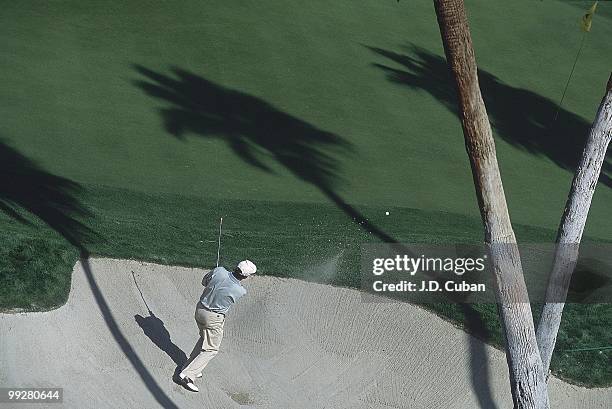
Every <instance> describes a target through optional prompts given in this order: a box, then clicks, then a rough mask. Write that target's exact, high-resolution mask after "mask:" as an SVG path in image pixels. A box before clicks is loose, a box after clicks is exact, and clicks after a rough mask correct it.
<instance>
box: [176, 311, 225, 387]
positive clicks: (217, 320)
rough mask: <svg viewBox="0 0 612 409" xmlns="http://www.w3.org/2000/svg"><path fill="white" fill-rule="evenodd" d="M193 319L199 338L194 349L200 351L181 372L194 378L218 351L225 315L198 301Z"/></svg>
mask: <svg viewBox="0 0 612 409" xmlns="http://www.w3.org/2000/svg"><path fill="white" fill-rule="evenodd" d="M195 320H196V323H197V324H198V328H199V329H200V339H199V340H198V342H197V344H196V348H195V350H197V349H199V350H200V352H199V353H198V354H197V355H196V356H195V357H194V358H193V359H192V360H191V361H190V362H188V364H187V366H186V367H185V368H183V371H182V372H183V374H184V375H185V376H186V377H188V378H190V379H191V380H194V379H195V378H196V375H198V374H200V373H202V370H203V369H204V368H205V367H206V365H208V363H209V362H210V360H211V359H213V358H214V357H215V355H217V353H218V352H219V346H220V345H221V340H222V339H223V324H224V323H225V316H224V315H223V314H218V313H216V312H211V311H208V310H206V309H204V308H203V307H202V304H200V303H198V306H197V307H196V311H195Z"/></svg>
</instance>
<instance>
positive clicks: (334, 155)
mask: <svg viewBox="0 0 612 409" xmlns="http://www.w3.org/2000/svg"><path fill="white" fill-rule="evenodd" d="M134 69H135V70H136V71H137V72H138V73H139V74H141V75H142V76H143V77H144V78H145V80H138V81H134V84H135V85H136V86H137V87H139V88H140V89H142V90H143V91H144V92H145V93H146V94H148V95H150V96H152V97H155V98H159V99H161V100H163V101H165V102H166V103H169V104H170V106H169V107H167V108H163V109H161V110H160V114H161V117H162V119H163V122H164V126H165V129H166V130H167V131H168V132H169V133H170V134H171V135H173V136H174V137H176V138H178V139H181V140H184V139H185V135H186V134H187V133H191V134H195V135H198V136H200V137H207V138H219V139H221V140H223V141H225V142H226V143H227V144H228V145H229V147H230V148H231V149H232V150H233V152H234V153H235V154H236V155H237V156H238V157H239V158H241V159H242V160H243V161H245V162H246V163H248V164H250V165H252V166H254V167H256V168H258V169H260V170H262V171H264V172H272V169H271V167H270V166H269V165H268V164H267V161H268V160H270V158H271V159H272V160H273V161H275V162H276V163H278V164H280V165H282V166H283V167H285V168H286V169H288V170H289V171H290V172H291V173H293V174H294V175H295V176H296V177H298V178H299V179H301V180H303V181H305V182H307V183H310V184H312V185H313V186H315V187H317V188H318V189H319V190H320V191H321V192H322V193H323V194H324V195H325V196H326V197H327V198H328V199H330V200H331V201H332V202H333V203H334V204H335V205H336V206H338V208H340V209H341V210H342V211H343V212H345V213H346V214H347V215H349V216H350V217H351V218H352V220H353V221H354V222H355V223H356V224H358V225H359V226H360V227H361V228H363V229H365V230H366V231H368V232H370V233H371V234H373V235H376V236H377V237H379V238H380V239H381V240H383V241H386V242H395V241H396V240H395V239H394V238H393V237H391V236H390V235H389V234H387V233H386V232H384V231H383V230H381V229H380V228H378V227H377V226H375V225H374V224H373V223H371V222H370V221H369V220H367V218H366V217H365V216H364V215H362V214H361V213H360V212H359V211H358V210H357V209H356V208H355V207H353V206H352V205H350V204H348V203H346V202H345V201H344V200H343V199H342V197H341V196H340V195H339V194H338V193H337V192H336V190H335V185H336V184H337V183H338V182H340V181H341V180H340V179H341V178H340V177H339V166H338V155H342V154H347V153H350V152H353V147H352V145H351V144H350V143H349V142H348V141H346V140H344V139H343V138H341V137H340V136H338V135H335V134H333V133H331V132H327V131H324V130H321V129H318V128H317V127H315V126H313V125H311V124H309V123H307V122H305V121H302V120H300V119H299V118H296V117H294V116H292V115H290V114H287V113H285V112H282V111H280V110H279V109H277V108H275V107H274V106H273V105H271V104H269V103H267V102H266V101H264V100H262V99H260V98H257V97H254V96H251V95H248V94H245V93H242V92H239V91H236V90H233V89H230V88H227V87H224V86H222V85H219V84H216V83H214V82H212V81H209V80H207V79H206V78H203V77H201V76H199V75H196V74H193V73H191V72H188V71H185V70H182V69H180V68H173V69H172V74H171V75H164V74H160V73H157V72H154V71H152V70H149V69H147V68H145V67H142V66H140V65H136V66H135V67H134Z"/></svg>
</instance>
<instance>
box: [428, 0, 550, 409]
mask: <svg viewBox="0 0 612 409" xmlns="http://www.w3.org/2000/svg"><path fill="white" fill-rule="evenodd" d="M434 5H435V8H436V14H437V16H438V24H439V26H440V33H441V36H442V42H443V44H444V50H445V53H446V59H447V62H448V65H449V68H450V70H451V72H452V75H453V78H454V80H455V83H456V86H457V92H458V99H459V113H460V119H461V125H462V127H463V134H464V137H465V144H466V150H467V153H468V156H469V158H470V164H471V167H472V175H473V178H474V185H475V188H476V195H477V198H478V205H479V207H480V213H481V217H482V221H483V224H484V230H485V243H486V244H487V245H488V247H489V249H490V253H491V263H492V267H493V271H494V274H495V282H496V288H495V290H496V296H497V301H498V310H499V314H500V317H501V321H502V325H503V328H504V334H505V340H506V359H507V361H508V367H509V370H510V390H511V392H512V398H513V401H514V407H515V408H517V409H526V408H530V409H535V408H538V409H544V408H545V409H547V408H549V402H548V392H547V386H546V379H545V376H544V371H543V368H542V360H541V359H540V353H539V350H538V346H537V343H536V334H535V329H534V326H533V317H532V314H531V306H530V304H529V297H528V295H527V288H526V286H525V281H524V277H523V271H522V267H521V261H520V255H519V252H518V248H517V246H516V238H515V236H514V231H513V230H512V225H511V223H510V216H509V214H508V207H507V204H506V198H505V194H504V189H503V185H502V181H501V176H500V173H499V166H498V163H497V156H496V152H495V143H494V141H493V135H492V132H491V124H490V123H489V119H488V117H487V112H486V108H485V105H484V101H483V99H482V95H481V93H480V88H479V85H478V76H477V67H476V58H475V56H474V49H473V47H472V39H471V36H470V31H469V26H468V23H467V16H466V12H465V7H464V4H463V0H434Z"/></svg>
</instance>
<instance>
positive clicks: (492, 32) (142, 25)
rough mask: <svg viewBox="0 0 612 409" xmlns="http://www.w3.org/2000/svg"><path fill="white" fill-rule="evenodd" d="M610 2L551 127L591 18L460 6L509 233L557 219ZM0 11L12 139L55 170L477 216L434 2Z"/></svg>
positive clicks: (1, 130) (153, 184)
mask: <svg viewBox="0 0 612 409" xmlns="http://www.w3.org/2000/svg"><path fill="white" fill-rule="evenodd" d="M608 6H609V5H608V4H600V12H601V15H599V14H597V15H596V17H595V20H594V23H593V31H592V32H591V33H589V34H588V38H587V39H586V45H585V47H584V50H583V52H582V55H581V58H580V60H579V63H578V65H577V67H576V71H575V74H574V78H573V80H572V83H571V84H570V87H569V90H568V93H567V96H566V99H565V102H564V106H565V109H567V112H566V111H563V110H562V112H561V115H560V118H559V120H558V124H556V126H557V128H556V129H553V130H552V131H550V130H548V129H547V127H548V123H549V122H552V117H553V116H554V108H555V103H556V102H557V101H558V100H559V98H560V96H561V92H562V89H563V85H564V83H565V80H566V78H567V75H568V73H569V70H570V68H571V65H572V62H573V59H574V56H575V52H576V51H577V49H578V46H579V43H580V41H581V36H582V33H581V32H580V30H579V27H578V23H577V21H578V19H579V18H580V16H581V13H582V11H581V10H580V8H579V7H576V5H575V4H566V3H563V2H554V1H549V2H537V3H535V4H534V2H531V1H516V2H501V1H497V2H490V1H484V0H478V1H476V0H473V1H468V2H467V7H468V10H469V13H470V20H471V26H472V32H473V35H474V38H475V46H476V52H477V57H478V61H479V64H480V67H481V69H482V70H485V71H486V72H487V73H490V74H487V75H489V76H488V77H487V78H488V80H487V81H485V83H486V84H483V85H488V86H489V88H488V89H485V91H484V93H485V96H486V97H487V96H488V101H487V102H488V103H489V105H490V109H489V111H490V114H491V119H492V121H493V123H494V124H495V125H496V132H497V134H498V137H497V141H498V143H497V145H498V151H499V158H500V162H501V167H502V172H503V177H504V182H505V187H506V190H507V196H508V200H509V204H510V210H511V213H512V217H513V220H514V221H515V222H516V223H523V224H530V225H537V226H543V227H548V228H556V226H557V224H558V220H559V217H560V215H561V211H562V208H563V205H564V201H565V197H566V195H567V191H568V187H569V184H570V181H571V176H572V171H571V167H572V161H573V160H574V158H573V156H575V153H573V152H572V151H575V152H579V151H580V149H581V148H580V141H581V140H583V138H584V136H583V133H584V131H585V129H586V127H587V126H588V124H589V123H590V122H591V120H592V118H593V117H594V114H595V110H596V108H597V106H598V103H599V99H600V97H601V95H602V92H603V87H604V84H605V82H606V80H607V78H608V75H609V68H610V62H611V60H610V45H609V42H607V40H606V39H607V38H610V35H611V34H612V24H610V22H611V20H610V18H609V17H607V15H606V12H605V11H606V8H609V7H608ZM1 19H2V20H1V22H2V24H1V25H0V35H1V36H2V38H3V39H4V54H5V55H6V56H9V58H4V59H3V60H2V61H1V62H0V72H2V74H3V75H2V76H1V78H0V87H1V88H2V89H3V95H4V98H5V101H6V103H5V104H3V105H2V107H0V114H1V115H2V118H3V121H2V124H0V134H1V135H2V137H3V138H5V139H6V140H8V141H10V143H11V145H13V146H14V147H16V148H17V149H18V150H19V151H20V152H22V153H23V154H24V155H26V156H28V157H30V158H32V159H35V160H37V161H38V162H39V163H40V164H41V165H42V166H43V167H44V168H45V169H47V170H49V171H51V172H53V173H56V174H59V175H61V176H65V177H68V178H70V179H72V180H75V181H77V182H79V183H83V184H104V185H109V186H115V187H122V188H128V189H136V190H140V191H145V192H170V193H176V194H185V195H196V196H200V197H211V196H212V197H217V198H223V199H242V198H245V197H248V198H250V199H254V200H270V201H280V202H329V201H330V198H329V194H328V193H326V192H325V191H323V190H324V189H323V190H322V187H321V185H324V187H325V188H327V187H329V188H330V189H332V190H333V191H334V192H336V193H338V194H339V195H341V197H342V199H343V200H344V201H347V202H349V203H352V204H356V205H375V206H382V207H385V206H390V207H397V206H399V207H410V208H417V209H427V210H429V211H436V210H441V211H450V212H454V213H460V214H466V215H472V216H477V207H476V202H475V199H474V192H473V186H472V182H471V176H470V171H469V166H468V162H467V159H466V155H465V153H464V148H463V141H462V135H461V130H460V126H459V123H458V120H457V118H456V117H455V115H454V114H453V113H452V112H450V110H449V109H448V108H447V107H448V106H449V104H450V103H451V102H449V101H452V94H449V91H448V89H449V88H448V86H447V85H448V84H447V83H445V82H444V81H442V82H439V78H440V77H439V76H440V75H441V74H443V73H444V71H443V69H444V62H443V60H442V59H440V56H441V55H442V51H441V45H440V39H439V33H438V29H437V24H436V21H435V15H434V12H433V6H432V4H431V1H425V0H423V1H410V2H400V3H399V4H398V3H396V2H393V1H385V2H374V1H367V2H366V1H360V2H355V1H348V0H346V1H337V2H332V3H329V2H326V1H311V2H292V3H291V4H288V3H287V2H286V1H267V2H265V4H257V5H255V4H250V3H248V2H232V3H227V2H217V1H209V2H204V3H202V2H196V1H185V2H181V3H180V4H176V3H174V2H171V3H167V2H140V1H139V2H125V4H124V3H122V4H114V3H109V2H107V1H92V2H88V4H87V6H84V5H83V4H82V3H80V2H76V1H61V2H60V1H52V2H45V3H44V4H43V3H40V2H19V3H18V4H9V5H6V6H5V9H4V12H3V14H2V17H1ZM393 53H395V54H393ZM135 65H139V66H141V67H143V68H144V69H147V70H150V71H140V72H139V71H138V70H137V69H136V68H135ZM173 67H174V69H175V70H174V71H173ZM143 72H148V73H149V74H151V75H155V76H151V75H150V76H148V77H147V76H146V75H143ZM495 78H496V79H495ZM147 84H148V87H149V88H148V91H149V92H150V93H152V94H153V95H149V94H147V88H146V86H147ZM151 88H153V89H151ZM449 98H450V100H449ZM218 100H223V101H225V102H224V103H225V104H227V105H228V106H230V107H231V108H228V107H225V108H223V107H219V106H218V104H216V103H215V101H218ZM160 110H166V111H165V112H166V113H167V115H169V116H170V118H169V119H168V118H163V117H162V116H161V115H160V114H161V113H162V112H161V111H160ZM168 122H170V124H169V123H168ZM173 126H174V127H175V128H180V132H179V133H180V135H181V139H177V138H174V137H173V136H171V135H170V134H169V133H168V132H167V129H166V127H173ZM175 131H176V129H175ZM577 141H578V142H577ZM254 164H255V165H257V164H259V165H260V166H254ZM330 164H331V165H333V166H331V168H330V167H329V166H328V165H330ZM313 174H314V175H315V176H314V177H313V176H312V175H313ZM610 200H612V190H611V189H610V188H609V187H607V186H604V185H601V186H600V188H599V190H598V192H597V194H596V196H595V200H594V203H593V207H592V211H591V216H590V221H589V225H588V227H587V233H588V234H591V235H594V236H599V237H602V238H610V237H611V236H610V231H612V229H611V227H612V221H611V219H610V218H609V217H606V209H607V205H606V203H609V201H610Z"/></svg>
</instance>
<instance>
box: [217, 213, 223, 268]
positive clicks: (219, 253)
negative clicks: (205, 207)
mask: <svg viewBox="0 0 612 409" xmlns="http://www.w3.org/2000/svg"><path fill="white" fill-rule="evenodd" d="M221 226H223V217H222V218H221V220H219V245H218V246H217V267H219V257H220V255H221Z"/></svg>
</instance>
